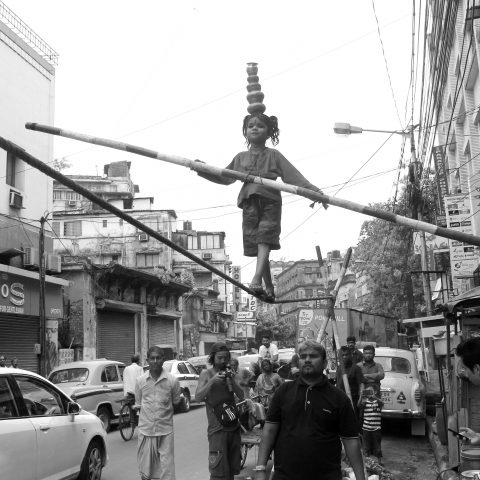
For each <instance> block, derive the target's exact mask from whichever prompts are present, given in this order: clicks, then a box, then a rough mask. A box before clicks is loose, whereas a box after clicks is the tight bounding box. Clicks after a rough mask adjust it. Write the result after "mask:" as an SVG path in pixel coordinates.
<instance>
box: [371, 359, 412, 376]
mask: <svg viewBox="0 0 480 480" xmlns="http://www.w3.org/2000/svg"><path fill="white" fill-rule="evenodd" d="M375 361H376V362H378V363H379V364H380V365H381V366H382V367H383V369H384V370H385V372H393V373H404V374H408V373H410V372H411V370H412V366H411V365H410V362H409V361H408V359H406V358H403V357H375Z"/></svg>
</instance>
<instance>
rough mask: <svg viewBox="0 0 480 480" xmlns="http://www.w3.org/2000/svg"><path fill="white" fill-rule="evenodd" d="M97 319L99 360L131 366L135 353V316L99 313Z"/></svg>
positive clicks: (120, 313) (121, 313) (130, 314)
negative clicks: (115, 361) (104, 359)
mask: <svg viewBox="0 0 480 480" xmlns="http://www.w3.org/2000/svg"><path fill="white" fill-rule="evenodd" d="M97 319H98V323H97V358H103V357H105V358H108V359H109V360H117V361H119V362H124V363H127V364H129V363H130V358H131V356H132V355H133V354H134V353H135V315H134V314H132V313H124V312H98V317H97Z"/></svg>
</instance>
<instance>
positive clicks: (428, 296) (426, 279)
mask: <svg viewBox="0 0 480 480" xmlns="http://www.w3.org/2000/svg"><path fill="white" fill-rule="evenodd" d="M410 149H411V153H412V163H413V166H414V172H415V179H414V180H415V182H414V185H413V188H414V189H415V190H417V192H418V201H417V202H415V200H414V205H413V207H414V208H415V210H416V214H417V218H418V220H420V221H421V220H422V219H423V215H422V206H423V201H422V199H421V195H422V191H421V187H420V176H421V172H420V166H419V163H418V161H417V152H416V150H415V134H414V127H413V125H412V127H411V129H410ZM419 235H420V257H421V262H422V283H423V292H424V297H425V305H426V311H427V315H428V316H430V315H432V292H431V289H430V276H429V275H428V273H427V270H428V264H427V244H426V242H425V232H424V231H420V232H419Z"/></svg>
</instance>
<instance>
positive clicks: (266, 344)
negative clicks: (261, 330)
mask: <svg viewBox="0 0 480 480" xmlns="http://www.w3.org/2000/svg"><path fill="white" fill-rule="evenodd" d="M258 354H259V355H260V358H259V360H263V359H264V358H268V359H270V361H272V362H277V361H278V348H277V346H276V345H275V344H273V343H270V337H269V336H267V335H264V336H263V337H262V345H261V346H260V348H259V349H258Z"/></svg>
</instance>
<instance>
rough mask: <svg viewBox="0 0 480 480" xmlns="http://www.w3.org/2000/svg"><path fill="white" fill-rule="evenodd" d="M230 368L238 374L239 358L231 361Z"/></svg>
mask: <svg viewBox="0 0 480 480" xmlns="http://www.w3.org/2000/svg"><path fill="white" fill-rule="evenodd" d="M230 368H231V369H232V370H233V373H235V374H236V373H238V368H239V364H238V358H232V359H231V360H230Z"/></svg>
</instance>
